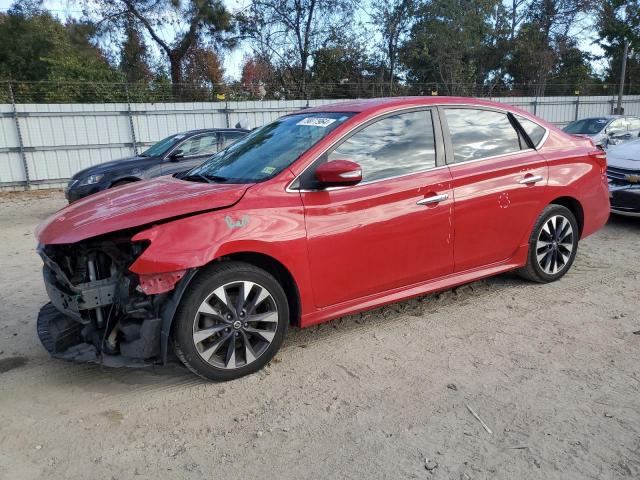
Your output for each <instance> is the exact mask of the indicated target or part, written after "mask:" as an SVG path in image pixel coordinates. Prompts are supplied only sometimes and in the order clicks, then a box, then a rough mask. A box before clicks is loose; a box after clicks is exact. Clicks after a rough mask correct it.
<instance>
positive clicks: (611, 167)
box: [607, 139, 640, 217]
mask: <svg viewBox="0 0 640 480" xmlns="http://www.w3.org/2000/svg"><path fill="white" fill-rule="evenodd" d="M607 177H608V178H609V199H610V202H611V212H612V213H617V214H619V215H628V216H633V217H640V139H637V140H633V141H631V142H626V143H624V144H622V145H616V146H613V147H611V148H609V150H607Z"/></svg>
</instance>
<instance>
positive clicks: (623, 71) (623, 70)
mask: <svg viewBox="0 0 640 480" xmlns="http://www.w3.org/2000/svg"><path fill="white" fill-rule="evenodd" d="M627 55H629V40H626V41H625V42H624V51H623V53H622V67H621V68H620V89H619V90H618V106H617V108H616V113H617V114H618V115H622V114H623V110H622V95H623V93H624V77H625V75H626V73H627Z"/></svg>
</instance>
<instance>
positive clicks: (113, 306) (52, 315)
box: [37, 239, 195, 367]
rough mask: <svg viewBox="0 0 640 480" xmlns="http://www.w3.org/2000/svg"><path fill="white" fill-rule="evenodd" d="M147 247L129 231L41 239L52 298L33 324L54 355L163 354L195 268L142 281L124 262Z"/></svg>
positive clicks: (100, 359)
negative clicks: (77, 239) (69, 240)
mask: <svg viewBox="0 0 640 480" xmlns="http://www.w3.org/2000/svg"><path fill="white" fill-rule="evenodd" d="M144 248H145V245H143V244H136V243H135V242H131V241H130V240H128V239H106V240H104V239H103V240H100V241H90V242H84V243H80V244H76V245H49V246H40V247H39V249H38V253H39V254H40V256H41V257H42V259H43V262H44V266H43V277H44V282H45V287H46V290H47V294H48V296H49V299H50V303H47V304H46V305H44V306H43V307H42V308H41V309H40V312H39V314H38V322H37V330H38V336H39V338H40V341H41V342H42V345H43V346H44V347H45V348H46V350H47V351H48V352H49V353H50V354H51V356H53V357H56V358H61V359H64V360H72V361H77V362H93V363H100V364H103V365H107V366H112V367H119V366H144V365H151V364H154V363H165V362H166V358H167V348H168V338H169V333H170V327H171V321H172V319H173V315H174V313H175V309H176V307H177V304H178V302H179V299H180V296H181V295H182V292H183V291H184V287H185V286H186V283H188V281H189V279H190V278H191V276H192V274H193V273H195V272H192V271H187V272H185V271H182V272H178V273H179V275H172V274H169V276H168V278H169V280H170V282H169V285H167V284H166V282H165V283H161V282H158V281H156V282H155V283H151V282H150V280H149V278H146V279H144V278H143V279H142V284H141V281H140V277H139V276H138V275H136V274H134V273H132V272H130V271H129V270H128V266H129V265H131V263H132V262H133V261H134V260H135V258H137V257H138V256H139V255H140V254H141V252H142V251H143V250H144ZM159 277H160V278H161V279H162V278H165V277H166V276H163V275H160V276H159ZM171 282H173V283H171ZM150 285H151V286H152V287H154V288H151V287H150ZM158 285H161V286H162V287H164V288H158ZM174 287H175V288H174Z"/></svg>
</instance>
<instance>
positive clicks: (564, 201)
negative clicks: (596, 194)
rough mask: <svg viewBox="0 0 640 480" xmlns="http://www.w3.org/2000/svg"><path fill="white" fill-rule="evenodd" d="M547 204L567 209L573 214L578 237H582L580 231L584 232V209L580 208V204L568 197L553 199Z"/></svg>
mask: <svg viewBox="0 0 640 480" xmlns="http://www.w3.org/2000/svg"><path fill="white" fill-rule="evenodd" d="M549 204H550V205H552V204H553V205H561V206H563V207H566V208H568V209H569V210H570V211H571V213H573V216H574V217H576V222H578V230H579V232H580V237H582V231H583V230H584V209H583V207H582V204H581V203H580V202H579V201H578V200H577V199H576V198H574V197H569V196H564V197H558V198H555V199H553V200H552V201H550V202H549Z"/></svg>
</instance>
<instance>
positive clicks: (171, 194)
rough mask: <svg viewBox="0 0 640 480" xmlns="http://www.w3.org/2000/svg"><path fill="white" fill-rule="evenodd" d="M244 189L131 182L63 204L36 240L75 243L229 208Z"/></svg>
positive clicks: (163, 180)
mask: <svg viewBox="0 0 640 480" xmlns="http://www.w3.org/2000/svg"><path fill="white" fill-rule="evenodd" d="M249 187H250V185H222V184H206V183H197V182H183V181H182V180H177V179H175V178H173V177H171V176H167V177H159V178H154V179H152V180H147V181H143V182H133V183H130V184H128V185H123V186H122V187H119V188H117V189H112V190H105V191H104V192H100V193H96V194H95V195H91V196H89V197H86V198H83V199H82V200H79V201H77V202H74V203H72V204H71V205H68V206H66V207H65V208H63V209H62V210H60V211H59V212H57V213H56V214H55V215H52V216H51V217H49V218H48V219H47V220H45V221H44V222H42V223H41V224H40V225H39V226H38V228H37V229H36V237H37V238H38V241H39V242H40V243H42V244H52V243H75V242H79V241H80V240H84V239H85V238H90V237H95V236H97V235H103V234H105V233H110V232H116V231H118V230H123V229H125V228H132V227H137V226H139V225H146V224H150V223H153V222H157V221H159V220H164V219H166V218H171V217H176V216H180V215H185V214H190V213H192V212H198V211H204V210H212V209H216V208H224V207H228V206H230V205H233V204H234V203H236V202H237V201H238V200H240V199H241V198H242V195H243V194H244V192H245V191H246V190H247V188H249Z"/></svg>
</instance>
